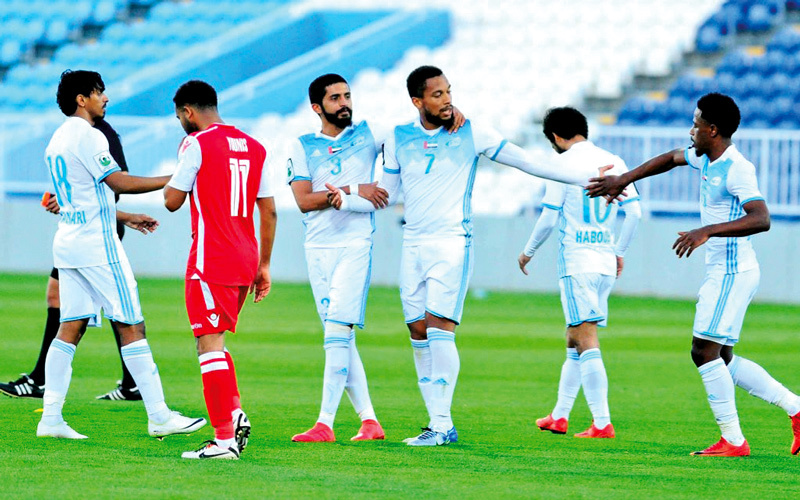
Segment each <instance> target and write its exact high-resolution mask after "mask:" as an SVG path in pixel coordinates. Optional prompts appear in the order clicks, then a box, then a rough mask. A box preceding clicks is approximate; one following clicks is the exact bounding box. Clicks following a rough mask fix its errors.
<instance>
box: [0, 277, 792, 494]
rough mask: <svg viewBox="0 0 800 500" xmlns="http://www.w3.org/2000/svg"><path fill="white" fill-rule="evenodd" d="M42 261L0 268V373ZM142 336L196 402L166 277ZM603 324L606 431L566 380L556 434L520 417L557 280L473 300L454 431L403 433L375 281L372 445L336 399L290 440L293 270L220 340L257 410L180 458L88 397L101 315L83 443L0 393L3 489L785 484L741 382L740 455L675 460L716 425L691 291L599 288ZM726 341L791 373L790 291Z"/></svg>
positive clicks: (313, 339) (784, 447)
mask: <svg viewBox="0 0 800 500" xmlns="http://www.w3.org/2000/svg"><path fill="white" fill-rule="evenodd" d="M45 284H46V278H45V277H44V276H22V275H9V274H5V275H0V317H2V327H0V328H2V341H3V355H2V360H3V361H2V363H0V378H2V379H3V380H9V379H13V378H16V376H17V373H19V372H21V371H29V370H30V369H32V367H33V363H34V361H35V357H36V354H37V352H38V349H39V344H40V341H41V330H42V327H43V324H44V316H45V311H44V289H45ZM139 286H140V294H141V299H142V303H143V308H144V313H145V317H146V321H147V333H148V338H149V341H150V345H151V346H152V350H153V354H154V356H155V359H156V362H157V363H158V366H159V370H160V372H161V377H162V378H163V382H164V389H165V393H166V397H167V403H168V404H169V405H170V406H171V407H172V408H173V409H177V410H180V411H182V412H184V413H185V414H188V415H192V416H195V415H202V416H205V405H204V403H203V396H202V388H201V379H200V373H199V369H198V365H197V359H196V356H195V352H194V341H193V338H192V336H191V333H190V330H189V327H188V322H187V320H186V315H185V310H184V307H183V285H182V282H181V281H179V280H169V279H141V280H140V283H139ZM610 309H611V321H610V327H609V328H607V329H606V330H604V331H603V332H602V337H601V346H602V349H603V358H604V361H605V364H606V368H607V371H608V376H609V380H610V391H609V399H610V407H611V414H612V419H613V422H614V426H615V427H616V430H617V438H616V439H613V440H581V439H575V438H573V437H572V434H573V433H574V432H579V431H582V430H584V429H585V428H586V427H587V426H588V425H589V423H590V421H591V417H590V414H589V411H588V409H587V407H586V403H585V400H584V399H583V396H582V395H581V396H579V399H578V401H577V403H576V407H575V409H574V410H573V413H572V416H571V420H570V433H569V434H568V435H566V436H556V435H551V434H549V433H543V432H540V431H539V430H538V429H537V428H536V427H535V425H534V420H535V419H536V418H538V417H541V416H544V415H546V414H547V413H548V412H549V411H550V410H551V409H552V406H553V404H554V403H555V398H556V387H557V382H558V376H559V372H560V367H561V363H562V361H563V358H564V344H563V330H564V327H563V318H562V315H561V307H560V304H559V301H558V298H557V297H556V296H555V295H535V294H511V293H490V294H489V295H488V297H486V298H484V299H477V298H473V297H470V298H469V299H468V300H467V304H466V306H465V314H464V319H463V325H462V326H461V327H459V329H458V335H457V343H458V346H459V351H460V354H461V375H460V378H459V381H458V387H457V389H456V396H455V402H454V407H453V415H454V419H455V422H456V426H457V428H458V431H459V436H460V442H459V443H458V444H455V445H451V446H446V447H438V448H434V449H430V448H427V449H413V448H409V447H407V446H405V445H404V444H402V442H401V440H402V439H403V438H406V437H409V436H411V435H414V434H415V433H417V432H418V429H419V426H420V425H422V424H424V423H425V420H426V418H425V410H424V406H423V404H422V401H421V398H420V395H419V391H418V389H417V385H416V379H415V374H414V366H413V360H412V354H411V349H410V346H409V341H408V334H407V330H406V328H405V325H404V324H403V318H402V314H401V309H400V302H399V298H398V295H397V291H396V290H395V289H393V288H392V289H388V288H377V287H376V288H373V289H372V290H371V292H370V297H369V304H368V309H367V328H366V330H365V331H364V332H363V333H359V334H358V344H359V348H360V351H361V355H362V358H363V360H364V364H365V366H366V370H367V376H368V378H369V382H370V392H371V395H372V400H373V403H374V405H375V409H376V411H377V414H378V417H379V419H380V421H381V423H382V424H383V427H384V429H385V430H386V436H387V439H386V441H384V442H369V443H353V442H351V441H350V440H349V438H350V437H351V436H353V435H354V434H355V433H356V431H357V429H358V426H359V422H358V418H357V416H356V415H355V413H354V412H353V410H352V406H351V405H350V403H349V401H348V400H347V398H346V397H343V399H342V404H341V406H340V409H339V413H338V418H337V421H336V426H335V428H334V431H335V432H336V436H337V439H338V441H337V442H336V443H333V444H310V445H309V444H296V443H291V442H290V437H291V436H292V435H293V434H295V433H297V432H301V431H304V430H306V429H307V428H308V427H310V426H311V425H312V424H313V423H314V421H315V419H316V416H317V412H318V410H319V407H318V405H319V397H320V392H321V384H322V367H323V362H324V355H323V350H322V341H321V340H322V333H321V327H320V324H319V321H318V319H317V316H316V313H315V310H314V307H313V300H312V298H311V292H310V289H309V287H308V285H290V284H281V283H277V284H275V285H274V287H273V291H272V293H271V294H270V296H269V297H268V298H267V300H266V301H265V302H262V303H261V304H258V305H254V304H252V303H248V304H247V305H246V306H245V309H244V312H243V315H242V317H241V319H240V332H239V334H237V335H235V336H232V337H230V338H229V341H228V347H229V349H230V351H231V353H232V354H233V356H234V359H235V361H236V364H237V372H238V375H239V384H240V388H241V393H242V402H243V405H244V408H245V411H246V412H247V413H248V414H249V416H250V419H251V421H252V423H253V434H252V437H251V441H250V445H249V447H248V448H247V450H246V451H245V453H244V454H243V456H242V459H241V460H240V461H239V462H227V461H226V462H224V463H220V462H213V463H209V462H202V463H198V462H194V461H191V462H190V461H186V460H182V459H181V458H180V454H181V452H182V451H185V450H189V449H194V448H195V447H196V446H197V445H198V444H199V443H200V442H201V441H203V440H205V439H209V438H211V437H212V430H211V428H210V427H206V428H205V429H203V430H202V431H200V432H198V433H196V434H195V435H192V436H178V437H169V438H167V439H165V440H164V441H163V442H159V441H157V440H155V439H152V438H150V437H148V436H147V426H146V417H145V413H144V409H143V407H142V405H141V403H127V402H114V401H96V400H95V399H94V397H95V396H96V395H97V394H100V393H102V392H105V391H107V390H109V389H111V388H112V387H113V384H114V381H115V380H116V379H117V378H119V359H118V357H117V353H116V349H115V346H114V341H113V339H112V336H111V330H110V328H109V327H108V326H105V327H104V328H102V329H92V330H89V332H88V333H87V335H86V337H85V338H84V340H83V342H82V344H81V345H80V347H79V349H78V351H77V354H76V358H75V362H74V364H73V368H74V373H73V378H72V386H71V388H70V393H69V396H68V398H67V403H66V406H65V408H64V415H65V418H66V420H67V421H68V422H69V423H70V425H72V426H73V427H74V428H75V429H76V430H78V431H79V432H82V433H85V434H88V435H89V439H88V440H87V441H82V442H74V441H67V440H54V439H39V438H36V437H35V430H36V423H37V421H38V419H39V413H36V412H35V410H36V409H38V408H40V407H41V400H30V399H11V398H5V397H2V398H0V415H2V427H1V429H2V431H1V432H2V436H3V440H2V444H3V446H2V447H1V448H0V473H1V474H2V476H0V477H2V485H3V486H2V491H3V493H2V496H3V498H31V499H44V498H139V499H156V498H212V499H221V498H265V497H270V498H348V499H349V498H413V499H422V498H437V499H439V498H459V499H466V498H480V499H493V498H558V499H563V498H637V499H638V498H663V497H671V498H789V497H792V498H796V497H797V494H798V492H800V457H796V456H791V455H790V454H789V444H790V442H791V430H790V426H789V420H788V419H787V417H786V414H785V413H784V412H782V411H781V410H780V409H779V408H776V407H773V406H771V405H769V404H767V403H765V402H763V401H761V400H757V399H755V398H753V397H751V396H748V395H747V394H746V393H745V392H743V391H741V390H737V394H736V397H737V402H738V406H739V414H740V418H741V422H742V427H743V430H744V432H745V435H746V436H747V438H748V441H749V443H750V446H751V448H752V456H750V457H748V458H734V459H713V458H711V459H709V458H699V457H690V456H689V452H691V451H693V450H695V449H699V448H701V447H705V446H708V445H710V444H712V443H713V442H715V441H716V440H717V439H718V437H719V432H718V429H717V426H716V424H715V423H714V420H713V417H712V415H711V411H710V409H709V408H708V404H707V402H706V399H705V392H704V390H703V387H702V384H701V382H700V377H699V375H698V374H697V371H696V369H695V368H694V366H693V365H692V362H691V360H690V357H689V345H690V335H691V333H690V332H691V325H692V317H693V312H694V305H693V303H691V302H685V301H668V300H656V299H644V298H623V297H612V301H611V305H610ZM742 337H743V342H742V344H741V346H740V347H739V348H737V351H738V353H739V354H741V355H744V356H747V357H749V358H751V359H753V360H754V361H757V362H758V363H760V364H761V365H762V366H764V367H765V368H766V369H767V370H768V371H770V373H772V375H773V376H775V377H776V378H777V379H778V380H780V381H782V382H783V383H784V384H786V385H787V386H788V387H789V388H790V389H792V390H794V391H798V390H800V372H798V370H797V363H798V359H800V358H799V357H798V355H799V354H800V308H798V307H790V306H776V305H764V304H755V305H753V306H751V308H750V311H749V312H748V315H747V318H746V321H745V327H744V331H743V336H742Z"/></svg>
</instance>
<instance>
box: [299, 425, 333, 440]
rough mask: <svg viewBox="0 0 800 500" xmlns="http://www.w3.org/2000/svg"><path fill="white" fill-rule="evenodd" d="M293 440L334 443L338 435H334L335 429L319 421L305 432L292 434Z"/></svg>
mask: <svg viewBox="0 0 800 500" xmlns="http://www.w3.org/2000/svg"><path fill="white" fill-rule="evenodd" d="M292 441H294V442H296V443H332V442H334V441H336V437H334V435H333V429H331V428H330V427H328V426H327V425H325V424H323V423H322V422H317V423H316V424H314V427H312V428H310V429H309V430H307V431H305V432H304V433H302V434H295V435H294V436H292Z"/></svg>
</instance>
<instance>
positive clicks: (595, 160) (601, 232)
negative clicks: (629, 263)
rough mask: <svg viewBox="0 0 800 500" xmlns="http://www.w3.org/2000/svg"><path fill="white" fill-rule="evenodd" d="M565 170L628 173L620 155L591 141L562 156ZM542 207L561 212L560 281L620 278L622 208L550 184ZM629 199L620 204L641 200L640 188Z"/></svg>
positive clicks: (631, 190)
mask: <svg viewBox="0 0 800 500" xmlns="http://www.w3.org/2000/svg"><path fill="white" fill-rule="evenodd" d="M558 161H559V163H560V164H561V168H563V169H565V170H566V169H574V170H587V167H588V169H589V170H596V169H598V168H600V167H603V166H605V165H613V166H614V168H612V169H611V170H609V171H608V172H606V173H607V174H608V175H620V174H623V173H625V172H627V171H628V168H627V166H626V165H625V162H624V161H622V158H620V157H619V156H617V155H614V154H611V153H609V152H608V151H606V150H604V149H602V148H599V147H597V146H595V145H594V144H593V143H592V142H591V141H582V142H578V143H576V144H573V145H572V147H570V148H569V150H567V151H565V152H564V153H562V154H560V155H559V156H558ZM546 186H547V191H546V192H545V195H544V198H543V199H542V205H543V206H545V207H547V208H550V209H553V210H558V211H559V212H560V214H559V246H558V273H559V276H560V277H562V278H563V277H564V276H573V275H576V274H584V273H599V274H604V275H607V276H616V274H617V259H616V256H615V252H614V245H615V238H614V228H615V222H616V219H617V211H618V204H617V203H612V204H610V205H609V204H607V203H606V201H605V199H603V198H590V197H589V196H588V195H587V194H586V191H585V190H584V189H583V188H581V187H580V186H574V185H568V184H562V183H559V182H554V181H547V184H546ZM626 191H627V194H628V196H627V197H626V198H625V199H624V201H622V202H621V203H620V204H624V203H630V202H632V201H634V200H638V199H639V193H638V192H637V191H636V187H635V186H634V185H633V184H631V185H630V186H628V187H627V188H626Z"/></svg>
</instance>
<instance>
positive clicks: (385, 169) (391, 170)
mask: <svg viewBox="0 0 800 500" xmlns="http://www.w3.org/2000/svg"><path fill="white" fill-rule="evenodd" d="M383 171H384V172H386V173H387V174H399V173H400V169H399V168H397V169H394V168H388V167H383Z"/></svg>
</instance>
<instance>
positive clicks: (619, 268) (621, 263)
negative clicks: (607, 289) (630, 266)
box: [617, 255, 625, 278]
mask: <svg viewBox="0 0 800 500" xmlns="http://www.w3.org/2000/svg"><path fill="white" fill-rule="evenodd" d="M624 267H625V259H623V258H622V257H620V256H619V255H617V278H619V275H620V274H622V268H624Z"/></svg>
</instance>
